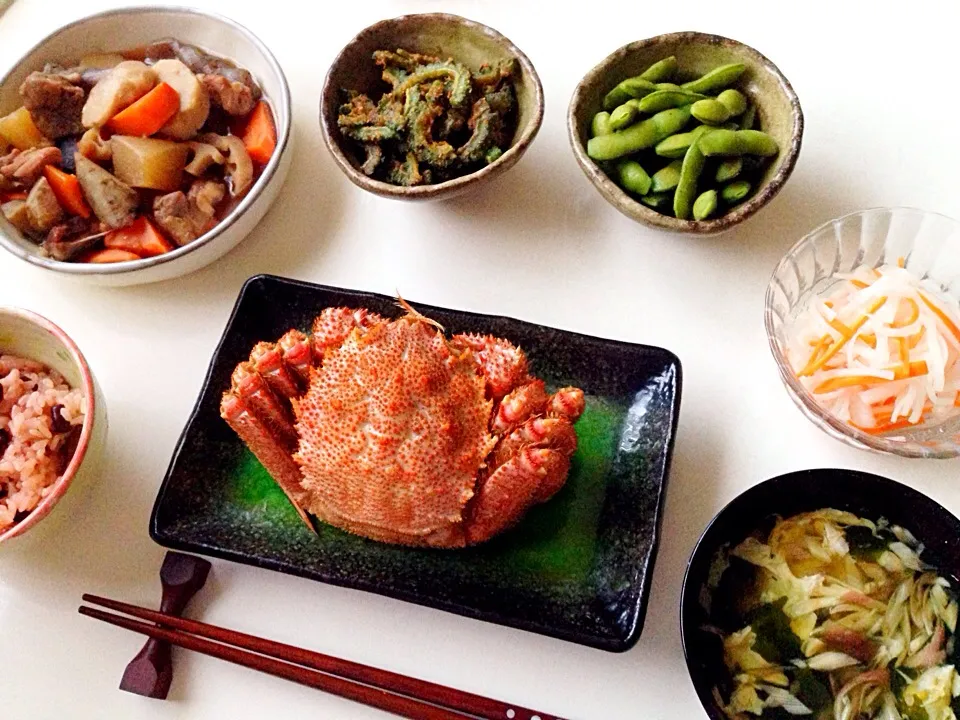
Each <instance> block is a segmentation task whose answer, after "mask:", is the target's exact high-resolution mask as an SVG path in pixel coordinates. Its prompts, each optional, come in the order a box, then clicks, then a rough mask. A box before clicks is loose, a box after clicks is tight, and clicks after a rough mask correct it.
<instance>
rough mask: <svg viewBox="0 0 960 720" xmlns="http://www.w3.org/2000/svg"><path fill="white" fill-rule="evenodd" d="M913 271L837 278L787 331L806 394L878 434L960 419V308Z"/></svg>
mask: <svg viewBox="0 0 960 720" xmlns="http://www.w3.org/2000/svg"><path fill="white" fill-rule="evenodd" d="M903 265H904V262H903V261H902V260H901V261H899V262H898V263H897V264H887V265H883V266H881V267H878V268H873V267H868V266H865V265H862V266H859V267H857V268H856V269H854V270H853V271H852V272H849V273H837V274H836V275H834V279H835V280H836V282H834V283H832V284H831V285H830V286H829V287H828V288H827V289H826V291H825V292H823V293H821V294H819V295H814V296H813V297H812V298H811V299H810V300H809V302H808V304H807V306H806V307H805V308H803V309H802V310H801V312H800V313H799V314H798V315H797V316H796V318H795V320H794V321H793V322H792V323H791V324H790V325H789V326H788V328H787V332H786V339H787V357H788V360H789V362H790V365H791V367H792V369H793V371H794V373H795V374H796V377H797V379H798V380H799V381H800V383H801V384H802V385H803V387H804V388H806V390H807V391H808V392H809V393H810V394H811V395H812V397H813V398H814V399H815V400H816V401H817V402H818V403H819V404H820V405H821V406H822V407H823V408H825V409H826V410H827V411H828V412H830V413H831V414H832V415H833V416H834V417H836V418H837V419H838V420H840V421H842V422H845V423H848V424H849V425H852V426H853V427H855V428H858V429H859V430H862V431H864V432H867V433H871V434H877V435H879V434H884V433H892V432H897V431H903V430H905V429H909V428H917V427H921V426H922V427H932V426H935V425H937V424H940V423H942V422H944V421H945V420H948V419H950V418H953V417H955V416H957V415H960V303H958V302H957V300H956V299H954V298H952V297H950V296H949V295H947V294H946V293H945V292H943V291H942V290H941V289H940V287H939V286H937V285H936V284H935V283H933V282H931V281H930V280H927V279H922V278H920V277H918V276H917V275H916V274H915V273H913V272H911V271H910V270H908V269H907V268H905V267H904V266H903Z"/></svg>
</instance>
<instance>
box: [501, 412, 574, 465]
mask: <svg viewBox="0 0 960 720" xmlns="http://www.w3.org/2000/svg"><path fill="white" fill-rule="evenodd" d="M528 446H529V447H548V448H553V449H554V450H557V451H559V452H562V453H564V454H565V455H573V453H574V452H575V451H576V449H577V434H576V432H574V430H573V425H571V424H570V421H569V420H567V419H566V418H560V417H534V418H530V419H529V420H527V421H526V422H525V423H523V425H521V426H520V427H518V428H517V429H516V430H514V431H513V432H512V433H510V434H509V435H507V436H506V437H505V438H503V440H501V441H500V444H499V445H498V446H497V449H496V451H495V452H494V464H493V467H494V468H498V467H500V466H501V465H503V464H504V463H506V462H507V461H508V460H509V459H510V458H512V457H513V456H514V455H516V454H517V453H519V452H520V450H521V449H522V448H524V447H528Z"/></svg>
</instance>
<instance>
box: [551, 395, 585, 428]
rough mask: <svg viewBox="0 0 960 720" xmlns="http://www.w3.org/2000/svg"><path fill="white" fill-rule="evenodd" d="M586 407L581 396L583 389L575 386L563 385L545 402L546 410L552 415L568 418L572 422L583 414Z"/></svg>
mask: <svg viewBox="0 0 960 720" xmlns="http://www.w3.org/2000/svg"><path fill="white" fill-rule="evenodd" d="M585 407H586V401H585V400H584V398H583V390H581V389H580V388H576V387H565V388H561V389H560V390H557V391H556V392H555V393H554V394H553V395H552V396H551V397H550V402H548V403H547V412H548V413H550V414H552V415H559V416H560V417H565V418H569V420H570V422H574V421H575V420H576V419H577V418H579V417H580V416H581V415H583V410H584V408H585Z"/></svg>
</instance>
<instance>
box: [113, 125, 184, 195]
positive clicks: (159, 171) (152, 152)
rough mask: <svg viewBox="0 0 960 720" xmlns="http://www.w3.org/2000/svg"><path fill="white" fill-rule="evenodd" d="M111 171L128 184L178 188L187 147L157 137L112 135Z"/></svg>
mask: <svg viewBox="0 0 960 720" xmlns="http://www.w3.org/2000/svg"><path fill="white" fill-rule="evenodd" d="M110 146H111V148H112V150H113V172H114V174H115V175H116V176H117V177H118V178H120V179H121V180H123V182H125V183H127V185H130V186H131V187H138V188H150V189H151V190H167V191H170V190H178V189H179V188H180V183H181V181H182V179H183V168H184V165H186V163H187V155H188V154H189V152H190V148H189V147H187V145H185V144H183V143H178V142H173V141H172V140H159V139H157V138H141V137H131V136H129V135H114V136H113V137H112V138H111V139H110Z"/></svg>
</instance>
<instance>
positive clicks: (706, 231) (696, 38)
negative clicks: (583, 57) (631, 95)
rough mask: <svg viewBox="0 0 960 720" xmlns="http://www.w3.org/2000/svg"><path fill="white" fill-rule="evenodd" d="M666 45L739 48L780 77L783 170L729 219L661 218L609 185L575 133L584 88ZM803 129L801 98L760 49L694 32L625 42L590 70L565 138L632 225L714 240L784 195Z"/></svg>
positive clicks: (570, 113) (570, 111)
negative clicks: (785, 144) (786, 131)
mask: <svg viewBox="0 0 960 720" xmlns="http://www.w3.org/2000/svg"><path fill="white" fill-rule="evenodd" d="M666 43H673V44H680V43H690V44H708V45H722V46H727V47H733V48H736V49H737V50H738V51H740V52H742V53H744V54H745V55H746V56H748V57H749V58H750V60H752V61H753V62H754V63H756V64H757V65H759V66H760V67H762V68H764V69H765V70H767V71H768V72H770V73H771V74H772V75H773V76H774V77H776V78H777V81H778V84H779V87H780V90H781V92H783V94H784V95H785V96H786V98H787V100H788V101H789V103H790V110H791V118H792V121H793V123H792V129H791V133H790V146H789V148H787V149H786V155H785V157H784V159H783V162H782V163H781V165H780V168H779V169H778V170H777V172H776V173H775V174H774V175H773V176H772V177H771V178H770V179H769V180H767V181H766V182H765V183H764V184H763V185H762V186H761V188H760V189H759V190H758V191H757V192H756V193H754V194H753V196H752V197H751V198H750V199H749V200H747V202H745V203H742V204H740V205H737V206H736V207H735V208H733V209H732V210H730V211H729V212H727V213H726V214H724V215H722V216H721V217H718V218H716V219H714V220H679V219H677V218H675V217H672V216H669V215H664V214H662V213H658V212H657V211H656V210H654V209H652V208H649V207H647V206H646V205H644V204H643V203H641V202H640V201H639V200H636V199H634V198H633V197H631V196H630V195H629V194H627V193H626V192H625V191H624V190H623V189H622V188H621V187H620V186H619V185H617V184H616V183H615V182H614V181H613V180H611V179H610V178H609V177H608V176H607V174H606V173H605V172H603V170H601V169H600V167H599V166H598V165H597V164H596V163H595V162H594V161H593V160H592V159H591V158H590V157H589V156H588V155H587V151H586V147H585V146H584V144H583V143H581V142H580V137H579V134H578V132H577V114H578V111H579V110H580V106H581V104H582V101H583V95H584V93H585V91H586V88H587V87H588V86H590V85H592V84H593V83H595V82H597V79H598V76H599V75H601V74H602V73H603V72H604V71H605V70H607V69H608V68H609V67H611V66H612V65H615V64H616V63H617V62H619V61H620V60H621V59H623V58H624V57H625V56H627V55H630V54H631V53H633V52H635V51H637V50H641V49H645V48H648V47H653V46H656V45H662V44H666ZM804 126H805V120H804V115H803V109H802V108H801V106H800V99H799V97H797V93H796V91H795V90H794V89H793V85H792V84H791V83H790V81H789V80H788V79H787V77H786V76H785V75H784V74H783V73H782V72H781V71H780V68H778V67H777V65H776V64H775V63H774V62H773V61H772V60H770V59H769V58H768V57H767V56H766V55H764V54H763V53H761V52H760V51H759V50H757V49H755V48H753V47H751V46H750V45H747V44H746V43H743V42H740V41H739V40H734V39H733V38H728V37H724V36H722V35H715V34H711V33H702V32H697V31H692V30H689V31H681V32H673V33H666V34H663V35H655V36H653V37H649V38H646V39H644V40H636V41H634V42H631V43H627V44H626V45H623V46H622V47H619V48H617V49H616V50H614V51H613V52H612V53H610V54H609V55H607V57H605V58H604V59H603V60H601V61H600V62H599V63H598V64H597V65H595V66H594V67H593V68H592V69H591V70H590V71H588V72H587V74H586V75H584V76H583V79H581V80H580V82H579V83H577V86H576V88H575V89H574V91H573V95H572V96H571V98H570V104H569V106H568V108H567V135H568V137H569V140H570V146H571V147H572V149H573V154H574V156H575V157H576V159H577V164H578V165H579V166H580V169H581V170H583V173H584V174H585V175H586V176H587V178H588V179H589V180H590V182H591V183H592V184H593V185H594V186H595V187H596V188H597V189H598V190H601V195H602V196H603V198H604V200H607V202H609V203H610V204H611V205H614V207H617V205H618V204H622V205H625V204H626V203H629V204H630V205H629V208H630V211H631V212H632V213H634V214H636V215H637V216H638V217H633V216H630V217H631V219H632V220H636V221H638V222H643V223H645V224H648V225H651V226H654V227H658V228H661V229H664V230H669V231H672V232H676V233H683V234H690V235H716V234H718V233H721V232H724V231H726V230H729V229H731V228H732V227H734V226H735V225H738V224H740V223H741V222H742V221H744V220H746V219H747V218H749V217H752V216H753V215H755V214H756V213H757V212H759V211H760V210H761V209H762V208H763V207H765V206H766V205H767V204H769V202H770V201H771V200H773V198H774V197H775V196H776V195H777V194H778V193H779V192H780V190H782V189H783V186H784V185H785V184H786V182H787V180H789V178H790V176H791V175H792V174H793V170H794V168H795V167H796V164H797V159H798V157H799V155H800V148H801V146H802V144H803V131H804ZM781 152H783V150H781ZM608 193H609V194H612V195H613V196H614V197H615V198H616V201H615V200H614V199H612V198H608V197H607V194H608ZM617 209H618V210H619V209H621V208H620V207H617ZM621 212H623V210H621Z"/></svg>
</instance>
